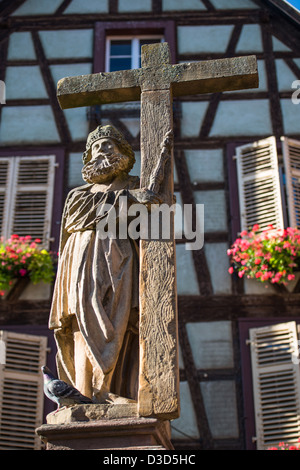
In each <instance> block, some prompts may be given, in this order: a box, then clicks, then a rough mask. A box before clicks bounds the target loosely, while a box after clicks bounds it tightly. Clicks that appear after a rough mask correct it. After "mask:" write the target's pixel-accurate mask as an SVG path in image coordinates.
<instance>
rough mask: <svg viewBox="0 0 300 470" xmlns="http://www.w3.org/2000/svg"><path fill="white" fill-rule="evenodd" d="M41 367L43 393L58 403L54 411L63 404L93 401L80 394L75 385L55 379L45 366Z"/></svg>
mask: <svg viewBox="0 0 300 470" xmlns="http://www.w3.org/2000/svg"><path fill="white" fill-rule="evenodd" d="M41 369H42V373H43V379H44V393H45V395H46V396H47V397H48V398H49V399H50V400H52V401H53V402H54V403H56V404H57V405H58V407H57V410H56V411H55V412H57V411H59V410H60V409H61V408H62V407H64V406H70V405H75V404H80V403H83V404H88V403H93V402H92V400H91V399H90V398H88V397H85V396H84V395H82V394H81V393H80V392H79V390H77V389H76V388H75V387H73V386H72V385H69V384H67V383H66V382H64V381H63V380H59V379H57V378H56V377H55V376H54V375H53V374H52V372H51V370H50V369H49V368H48V367H47V366H42V368H41Z"/></svg>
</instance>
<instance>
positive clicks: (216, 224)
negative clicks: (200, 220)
mask: <svg viewBox="0 0 300 470" xmlns="http://www.w3.org/2000/svg"><path fill="white" fill-rule="evenodd" d="M194 199H195V203H196V204H204V231H205V233H209V232H218V231H221V232H222V231H227V220H226V202H225V191H223V190H222V189H217V190H211V191H194Z"/></svg>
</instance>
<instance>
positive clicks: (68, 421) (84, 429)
mask: <svg viewBox="0 0 300 470" xmlns="http://www.w3.org/2000/svg"><path fill="white" fill-rule="evenodd" d="M36 433H37V434H38V435H39V436H40V438H41V439H42V441H43V442H44V443H45V444H46V449H47V450H124V451H125V450H126V451H127V450H131V451H132V450H133V451H134V450H161V451H164V450H173V446H172V444H171V441H170V425H169V422H168V421H162V420H159V419H157V418H141V417H138V415H137V405H136V404H127V405H75V406H72V407H70V408H66V409H63V410H61V411H59V412H57V413H55V414H50V415H48V416H47V424H44V425H42V426H40V427H39V428H38V429H36Z"/></svg>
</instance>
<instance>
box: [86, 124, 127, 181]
mask: <svg viewBox="0 0 300 470" xmlns="http://www.w3.org/2000/svg"><path fill="white" fill-rule="evenodd" d="M83 163H84V166H83V169H82V176H83V179H84V180H85V181H87V182H88V183H96V182H97V183H102V182H107V181H108V180H109V179H113V178H114V177H115V176H118V175H119V174H120V173H126V174H128V173H129V172H130V170H131V169H132V167H133V165H134V163H135V157H134V152H133V150H132V148H131V146H130V144H129V143H128V142H127V141H126V140H125V138H124V136H123V135H122V134H121V132H119V131H118V130H117V129H116V128H115V127H113V126H98V127H97V128H96V129H95V130H94V131H93V132H91V133H90V134H89V135H88V138H87V142H86V150H85V152H84V154H83Z"/></svg>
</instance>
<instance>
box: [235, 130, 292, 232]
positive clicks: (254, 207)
mask: <svg viewBox="0 0 300 470" xmlns="http://www.w3.org/2000/svg"><path fill="white" fill-rule="evenodd" d="M236 159H237V175H238V186H239V201H240V213H241V214H240V215H241V229H242V230H249V228H251V227H253V225H254V224H259V226H260V229H261V230H263V229H265V228H267V227H268V225H270V224H272V225H273V226H274V228H283V213H282V202H281V192H280V181H279V173H278V160H277V149H276V140H275V138H274V137H269V138H268V139H263V140H260V141H258V142H254V143H251V144H247V145H243V146H240V147H237V149H236Z"/></svg>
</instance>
